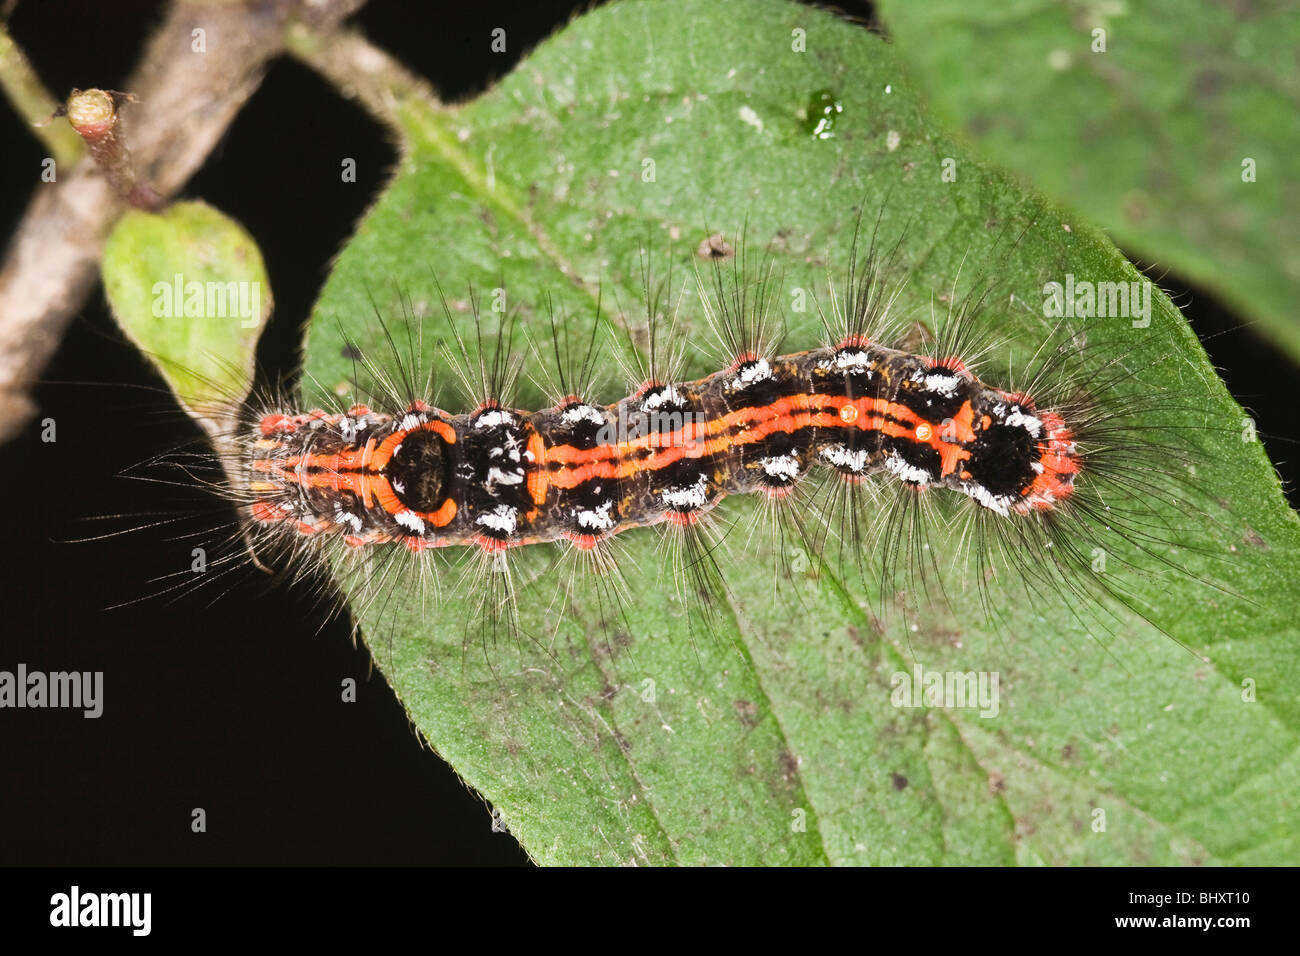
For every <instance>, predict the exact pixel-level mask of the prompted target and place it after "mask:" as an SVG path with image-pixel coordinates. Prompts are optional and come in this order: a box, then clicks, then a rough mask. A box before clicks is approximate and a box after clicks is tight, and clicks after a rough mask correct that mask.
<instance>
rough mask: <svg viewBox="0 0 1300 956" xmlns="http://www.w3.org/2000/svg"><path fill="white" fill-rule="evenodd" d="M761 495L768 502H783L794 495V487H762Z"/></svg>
mask: <svg viewBox="0 0 1300 956" xmlns="http://www.w3.org/2000/svg"><path fill="white" fill-rule="evenodd" d="M763 494H765V495H767V497H768V499H769V500H770V501H784V500H785V499H786V498H789V497H790V496H791V495H793V494H794V485H764V486H763Z"/></svg>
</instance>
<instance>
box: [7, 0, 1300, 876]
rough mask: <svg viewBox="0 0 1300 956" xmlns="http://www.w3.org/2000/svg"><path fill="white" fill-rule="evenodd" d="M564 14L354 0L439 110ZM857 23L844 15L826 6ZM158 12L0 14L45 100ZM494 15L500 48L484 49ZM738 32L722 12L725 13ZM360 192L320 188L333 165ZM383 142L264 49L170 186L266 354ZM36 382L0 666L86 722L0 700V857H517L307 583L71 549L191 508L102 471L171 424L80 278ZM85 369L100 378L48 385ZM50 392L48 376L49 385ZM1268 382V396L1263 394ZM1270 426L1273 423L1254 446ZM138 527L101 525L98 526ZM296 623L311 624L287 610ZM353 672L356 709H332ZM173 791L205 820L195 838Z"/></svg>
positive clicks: (31, 5) (141, 0) (1265, 352)
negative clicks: (268, 58) (99, 519)
mask: <svg viewBox="0 0 1300 956" xmlns="http://www.w3.org/2000/svg"><path fill="white" fill-rule="evenodd" d="M587 6H589V4H587V3H581V4H574V3H540V2H526V3H518V4H514V3H503V2H500V0H479V2H476V3H472V4H467V5H465V6H464V7H455V6H452V5H449V4H448V5H444V4H442V3H404V2H403V3H399V2H396V0H371V2H370V3H369V4H368V5H367V6H366V7H365V8H364V9H363V11H362V12H361V14H360V15H359V16H358V17H357V18H356V19H355V21H354V22H356V23H358V24H359V25H360V26H361V27H362V28H363V29H364V30H365V32H366V33H367V34H368V35H369V36H370V37H371V39H372V40H374V41H375V42H376V43H378V45H380V46H381V47H383V48H385V49H387V50H389V51H390V52H391V53H393V54H394V55H395V56H397V57H398V58H399V59H400V60H402V61H403V62H405V63H406V64H407V65H408V66H409V67H411V68H412V69H414V70H415V71H416V72H418V73H421V74H423V75H424V76H426V77H428V78H429V79H430V80H431V81H432V83H433V85H434V88H435V89H436V90H438V91H439V93H440V94H441V95H442V97H443V98H444V99H447V100H459V99H463V98H467V97H471V96H474V95H476V94H478V93H479V92H481V91H482V90H484V89H485V88H487V87H488V86H489V85H490V84H491V83H492V81H493V80H494V79H496V78H498V77H500V76H502V75H504V74H505V73H507V72H509V70H510V69H511V68H512V67H513V66H514V64H515V63H516V62H517V60H518V59H519V57H520V56H521V55H522V54H523V53H524V52H526V51H527V50H528V49H529V48H530V47H532V46H533V45H534V44H535V43H536V42H537V41H539V40H541V39H542V38H544V37H545V36H547V35H548V34H550V33H551V32H552V31H553V30H555V29H556V28H558V27H559V26H561V25H563V24H564V23H565V22H566V21H567V20H568V19H569V17H570V16H571V15H572V13H573V12H575V11H579V10H581V9H585V8H586V7H587ZM841 6H842V7H847V8H848V9H849V10H850V11H851V12H852V13H854V14H855V15H856V16H857V17H859V18H862V19H864V20H869V19H870V13H871V11H870V8H869V6H868V5H866V4H841ZM161 7H162V4H161V3H160V2H153V0H113V2H110V3H104V2H103V0H39V2H37V0H20V2H18V3H17V5H16V7H15V8H14V11H13V14H12V18H11V20H10V28H11V31H12V34H13V36H14V38H15V40H16V41H17V42H18V43H19V44H20V45H21V46H22V47H23V48H24V49H25V50H26V51H27V53H28V55H29V56H30V57H31V59H32V60H33V62H34V63H35V66H36V68H37V71H38V72H39V73H40V75H41V77H42V78H43V79H44V81H45V83H46V85H47V86H48V87H49V88H50V89H51V90H52V91H54V93H55V95H56V96H62V95H65V94H66V93H67V91H68V90H69V89H71V88H72V87H75V86H80V87H90V86H99V87H104V88H121V86H122V84H123V83H124V81H125V77H126V75H127V73H128V72H129V71H130V69H131V67H132V66H133V65H134V63H135V62H136V60H137V58H138V55H139V52H140V49H141V47H142V45H143V42H144V39H145V37H146V36H147V35H148V32H149V27H150V26H151V24H152V23H154V22H155V21H156V20H157V19H158V18H159V17H160V15H161V14H160V11H161ZM497 26H503V27H505V28H506V30H507V34H508V42H509V52H508V53H507V54H504V55H502V54H493V53H491V52H490V51H489V48H488V43H489V34H490V31H491V30H492V29H493V28H494V27H497ZM738 28H743V25H738ZM0 143H3V144H4V150H3V156H2V157H0V171H2V172H3V174H4V175H3V180H2V181H3V183H4V184H5V188H4V189H3V190H0V223H3V224H4V233H3V234H4V235H6V236H7V235H8V234H9V233H10V232H11V231H12V228H13V225H12V224H13V223H15V222H16V221H17V219H18V218H19V216H20V215H21V214H22V211H23V209H24V208H25V206H26V203H27V200H28V197H29V195H30V192H31V190H32V189H33V188H37V182H38V175H39V170H40V162H41V159H42V158H43V157H44V155H45V150H44V149H43V148H42V147H41V146H40V145H39V144H38V143H37V141H36V140H35V139H34V138H32V137H31V136H30V135H29V134H28V132H27V131H26V130H25V129H24V128H23V125H22V123H21V122H20V121H19V119H18V118H17V116H15V115H14V114H13V112H12V110H11V109H9V107H8V105H7V104H4V105H0ZM341 156H351V157H354V158H355V159H356V160H357V168H358V173H359V176H358V183H357V184H343V183H341V182H340V181H339V166H338V162H339V157H341ZM393 158H394V154H393V152H392V150H391V149H390V148H389V146H388V145H387V137H386V135H385V133H384V131H383V130H382V129H381V128H380V127H379V126H377V125H376V124H375V123H374V122H372V121H371V120H370V119H369V118H368V116H367V115H366V114H365V113H363V112H362V111H361V110H360V109H359V108H358V107H356V106H353V105H352V104H351V103H349V102H347V101H345V100H343V99H341V98H340V97H339V96H337V95H336V94H335V92H334V91H333V90H332V89H331V88H330V87H329V86H328V85H327V84H325V83H324V82H323V81H322V80H320V79H318V78H317V77H316V76H315V74H313V73H311V72H310V71H308V70H307V69H305V68H303V67H301V66H299V65H297V64H296V63H293V62H291V61H288V60H282V61H280V62H278V63H276V64H275V65H274V66H273V67H272V68H271V70H270V72H269V74H268V76H267V78H266V81H265V83H264V84H263V86H262V87H261V89H260V90H259V92H258V93H257V94H256V95H255V96H254V97H253V99H252V101H251V102H250V103H249V105H248V106H247V107H246V108H245V109H244V111H243V112H242V113H241V114H240V115H239V117H238V118H237V119H236V120H235V122H234V124H233V126H232V127H231V129H230V131H229V133H228V134H227V136H226V137H225V139H224V141H223V142H222V144H221V145H220V146H219V147H218V148H217V150H216V151H215V152H214V153H213V154H212V156H211V157H209V159H208V161H207V163H206V165H205V166H204V167H203V169H202V170H201V171H200V172H199V173H198V174H197V175H196V176H195V177H194V179H193V180H192V181H191V182H190V183H189V185H188V187H187V188H186V189H185V191H184V196H186V197H200V198H203V199H205V200H207V201H208V202H210V203H212V204H213V205H215V206H216V207H218V208H219V209H221V210H223V211H224V212H226V213H228V214H229V215H231V216H233V217H234V218H236V219H238V220H239V221H240V222H242V223H243V224H244V225H245V226H246V227H247V228H248V230H249V231H250V232H251V233H252V234H253V236H254V237H256V239H257V241H258V242H259V244H260V245H261V248H262V252H263V255H264V257H265V260H266V264H267V268H268V271H269V274H270V280H271V285H272V287H273V289H274V292H275V298H276V312H275V319H274V321H273V322H272V324H271V327H270V329H269V330H268V332H267V335H266V337H265V339H264V342H263V344H262V346H261V350H260V359H261V361H262V363H263V365H264V366H265V367H267V368H270V369H291V368H292V367H293V366H294V364H295V355H296V353H295V350H296V347H297V343H298V340H299V335H300V327H301V323H302V322H303V321H304V319H305V318H306V316H307V315H308V313H309V311H310V309H311V306H312V304H313V302H314V300H315V298H316V294H317V292H318V290H319V288H320V285H321V283H322V282H323V280H324V278H325V275H326V271H327V267H328V263H329V260H330V258H331V256H333V255H334V254H335V253H336V252H337V251H338V249H339V247H340V246H341V244H342V243H343V242H344V240H345V239H346V238H347V237H348V235H349V234H350V232H351V229H352V226H353V224H354V223H355V222H356V220H357V218H358V217H359V216H360V215H361V214H362V213H363V212H364V210H365V209H366V208H367V207H368V206H369V204H370V203H371V202H372V200H373V198H374V197H375V195H376V193H377V191H378V190H379V189H380V188H381V187H382V185H383V183H384V180H385V171H386V169H387V168H388V166H389V165H390V164H391V162H392V160H393ZM1153 278H1155V279H1157V280H1158V281H1159V282H1160V284H1161V285H1162V286H1163V287H1164V288H1165V289H1167V290H1169V291H1170V292H1171V293H1172V294H1173V295H1174V299H1175V301H1176V302H1177V303H1178V304H1179V305H1180V306H1182V308H1183V310H1184V312H1185V313H1186V314H1187V316H1188V318H1189V320H1190V321H1191V322H1192V325H1193V327H1194V328H1195V329H1196V330H1197V332H1198V333H1199V334H1200V335H1201V336H1202V338H1203V340H1205V342H1206V347H1207V349H1208V350H1209V352H1210V355H1211V357H1212V359H1213V360H1214V362H1215V363H1216V364H1217V365H1218V366H1220V368H1221V369H1222V370H1223V374H1224V377H1225V379H1226V381H1227V383H1228V385H1229V387H1230V388H1231V389H1232V391H1233V394H1234V395H1235V396H1236V397H1237V399H1238V401H1240V402H1242V403H1243V404H1244V405H1246V406H1247V407H1248V408H1250V409H1252V410H1253V411H1254V412H1255V413H1256V415H1257V421H1258V424H1259V427H1260V430H1261V432H1262V433H1263V434H1264V436H1265V444H1266V446H1267V447H1268V448H1269V451H1270V454H1271V456H1272V458H1273V461H1274V462H1275V463H1279V467H1280V469H1281V470H1282V473H1283V475H1284V477H1286V478H1287V479H1288V484H1292V481H1291V480H1292V479H1293V478H1294V471H1293V470H1292V468H1291V467H1290V466H1289V465H1284V464H1282V462H1283V461H1284V459H1286V458H1288V457H1290V453H1289V450H1288V449H1289V446H1288V445H1284V444H1283V443H1282V442H1283V440H1285V439H1290V438H1291V437H1293V436H1292V435H1291V430H1292V427H1293V426H1292V425H1291V424H1290V422H1289V419H1290V417H1291V412H1292V410H1293V407H1294V398H1293V393H1292V387H1293V386H1292V383H1293V378H1294V375H1295V370H1294V367H1293V366H1292V365H1291V364H1290V363H1288V362H1287V361H1286V360H1285V359H1284V358H1282V357H1281V356H1280V355H1279V354H1278V353H1277V352H1276V351H1275V350H1274V349H1273V348H1272V346H1270V345H1268V344H1266V343H1265V342H1263V341H1262V340H1261V339H1258V338H1256V337H1255V336H1253V335H1252V333H1251V332H1250V331H1249V330H1248V329H1245V328H1244V327H1243V323H1242V320H1241V318H1240V317H1238V316H1235V315H1233V314H1231V313H1229V312H1227V311H1225V310H1224V309H1222V308H1221V307H1220V306H1219V305H1218V304H1217V303H1215V302H1214V301H1213V299H1212V298H1211V297H1210V296H1208V295H1206V294H1204V293H1202V292H1199V291H1195V290H1191V289H1189V288H1188V287H1187V285H1186V284H1185V283H1183V282H1181V281H1180V280H1179V279H1178V277H1177V276H1176V275H1173V274H1168V273H1165V272H1163V271H1161V272H1160V273H1158V274H1156V275H1153ZM46 377H47V379H48V380H49V381H50V382H51V383H52V384H49V385H45V386H42V387H41V388H40V389H39V391H38V395H37V398H38V401H39V403H40V407H41V413H40V415H41V417H46V416H48V417H52V418H54V419H55V420H56V422H57V428H58V441H57V442H56V443H54V444H43V443H41V442H40V441H39V437H38V436H39V426H38V425H33V426H32V427H31V428H30V429H29V431H28V433H27V434H26V435H24V436H23V437H21V438H20V439H18V440H16V441H14V442H11V443H10V444H9V445H7V446H4V447H2V448H0V501H3V502H4V507H3V509H2V510H0V522H2V524H0V529H2V531H3V536H4V537H3V540H4V541H6V542H7V543H8V548H9V550H8V552H7V554H6V555H5V556H4V557H3V558H0V563H3V565H4V570H3V580H4V584H3V590H2V592H0V622H2V623H0V628H2V629H3V634H4V636H3V638H0V669H8V670H12V669H13V667H14V666H15V665H16V664H17V663H18V662H20V661H24V662H26V663H28V664H29V666H31V667H33V668H37V669H41V670H46V671H53V670H82V671H85V670H91V671H93V670H103V671H105V685H106V686H105V698H106V704H105V713H104V716H103V717H101V718H100V719H99V720H93V721H92V720H85V719H83V718H82V717H81V715H80V713H79V712H69V711H58V710H44V711H29V710H7V711H5V712H4V713H3V716H2V717H0V863H9V864H13V863H23V864H63V865H86V864H90V865H98V864H149V863H153V864H158V863H171V864H210V863H222V864H224V863H253V864H259V863H260V864H285V863H287V864H312V863H353V864H370V863H375V864H378V863H399V864H400V863H411V864H429V863H449V864H467V863H473V864H508V863H523V862H526V860H525V857H524V855H523V853H522V851H521V850H520V848H519V846H518V844H517V843H516V842H515V841H514V839H513V838H512V837H510V836H509V835H507V834H501V833H493V832H492V830H491V817H490V810H489V809H488V807H487V806H486V805H485V804H484V802H483V800H482V799H481V798H480V797H478V796H477V795H476V794H474V793H473V792H471V791H470V790H468V789H467V788H466V787H465V786H464V784H462V783H461V782H460V781H459V780H458V779H457V777H456V776H455V775H454V774H453V773H452V772H451V770H450V769H449V768H448V767H447V766H446V765H445V764H443V763H442V762H441V761H440V760H439V759H438V758H437V757H435V756H433V755H432V754H431V753H430V752H429V751H428V749H427V748H425V747H423V745H422V744H421V743H420V741H419V739H418V737H417V735H416V734H415V732H414V731H413V729H412V728H411V726H410V725H409V723H408V722H407V719H406V716H405V714H404V713H403V711H402V709H401V708H400V706H398V704H397V702H396V701H395V700H394V698H393V696H392V694H391V693H390V692H389V690H388V688H387V686H386V685H385V683H384V681H383V680H382V678H381V677H379V676H378V675H377V674H372V673H371V672H370V661H369V655H368V654H367V652H366V651H365V649H364V648H354V647H353V645H352V643H351V640H350V637H349V631H348V628H347V627H346V626H345V625H343V624H339V623H334V624H327V625H325V626H324V627H323V628H321V629H320V630H319V631H317V630H316V629H315V628H316V624H317V623H318V622H319V618H320V614H319V611H318V610H316V609H315V608H314V607H313V605H312V602H311V599H310V595H309V594H308V593H307V590H308V589H306V588H302V587H299V588H287V587H274V586H269V585H268V583H267V582H266V581H265V580H258V579H257V576H253V575H249V576H243V577H242V578H240V579H239V580H236V581H233V582H232V584H231V587H230V591H229V593H227V594H225V595H223V596H222V598H221V599H220V600H217V601H215V602H213V603H212V604H211V605H210V606H201V605H200V606H196V602H193V601H180V602H177V603H173V604H167V603H166V602H165V601H162V600H150V601H145V602H142V603H138V604H134V605H130V606H127V607H123V608H118V609H115V610H105V608H108V607H109V606H111V605H114V604H117V603H119V602H121V601H124V600H131V599H132V598H136V597H141V596H144V595H145V594H148V593H149V592H150V590H151V589H152V588H151V586H149V585H146V584H144V583H143V582H146V581H147V580H149V579H152V578H155V577H158V576H160V575H164V574H169V573H172V572H174V571H175V570H176V568H177V567H184V566H187V565H188V562H189V549H190V547H191V545H190V543H188V542H178V541H175V540H172V538H173V537H174V535H173V534H172V533H171V532H169V531H168V530H166V529H164V528H157V529H153V530H144V531H138V532H134V533H131V534H126V535H120V536H116V537H112V538H109V539H106V540H103V541H97V542H93V543H85V544H68V543H65V542H66V541H67V540H68V539H72V538H78V537H84V536H87V535H91V534H95V533H98V532H99V531H102V530H104V527H102V526H101V523H87V522H85V521H84V520H83V519H84V517H85V516H88V515H111V514H133V513H140V512H150V511H155V510H157V509H158V508H159V502H160V500H163V499H164V498H165V500H166V502H167V508H168V510H181V511H185V510H192V511H196V512H200V513H211V512H212V510H213V507H214V505H213V502H212V501H211V500H210V499H209V498H207V497H206V496H205V495H203V494H202V493H201V492H199V491H197V490H192V491H189V492H186V491H185V490H183V489H163V490H160V489H158V488H156V487H151V486H149V485H147V484H145V483H143V482H139V481H130V480H125V479H123V478H121V477H119V475H120V473H121V472H123V471H124V470H126V469H129V468H130V467H131V466H132V465H135V464H136V463H138V462H140V461H141V460H142V459H144V458H146V457H148V456H150V455H154V454H157V453H159V452H160V451H162V450H165V449H168V448H174V447H176V446H178V445H181V444H183V443H185V442H191V441H194V440H195V438H196V436H197V432H196V431H195V430H194V429H193V428H192V427H191V426H189V424H188V423H187V422H185V421H184V420H183V418H182V417H181V416H179V415H178V414H176V413H168V412H167V411H166V409H167V408H168V403H167V401H166V400H165V399H164V398H163V397H162V396H160V395H159V394H158V393H156V392H153V391H149V390H147V389H142V388H140V387H128V386H147V387H149V388H158V387H160V382H159V381H158V379H157V378H156V377H155V376H154V375H153V374H152V372H151V371H150V370H149V368H148V367H147V366H146V364H145V363H144V361H143V360H142V359H141V358H140V357H139V356H138V355H137V354H136V353H135V352H134V350H133V349H132V348H131V347H130V346H129V345H127V344H125V343H124V342H123V341H122V340H121V337H120V336H119V335H118V334H117V333H116V331H115V330H114V327H113V324H112V321H111V319H110V317H109V316H108V313H107V310H106V308H105V305H104V301H103V296H102V293H101V292H96V293H95V294H94V296H93V297H92V299H91V300H90V302H89V303H88V304H87V306H86V308H85V310H84V311H83V312H82V313H81V315H80V316H79V317H78V319H77V320H76V321H75V322H74V323H73V325H72V327H71V329H70V330H69V332H68V335H67V337H66V340H65V341H64V343H63V346H62V348H61V349H60V351H59V353H58V356H57V358H56V359H55V361H54V363H53V364H52V366H51V367H50V369H49V371H48V373H47V376H46ZM74 382H82V383H86V382H93V383H104V384H102V385H72V384H66V383H74ZM57 383H65V384H57ZM1269 389H1271V390H1272V391H1267V390H1269ZM1274 435H1276V436H1277V437H1276V438H1274V437H1271V436H1274ZM133 523H138V521H137V520H133V519H122V520H119V521H117V522H116V523H114V522H107V523H105V524H106V526H107V527H108V528H110V529H111V528H114V527H117V528H120V527H126V526H129V525H131V524H133ZM304 621H307V622H310V626H304ZM345 677H354V678H356V680H357V682H358V685H359V700H358V702H357V703H355V704H344V703H342V702H340V699H339V694H340V682H341V681H342V680H343V679H344V678H345ZM194 807H203V808H204V809H205V810H206V811H207V818H208V831H207V832H206V833H204V834H194V833H192V832H191V830H190V812H191V810H192V809H193V808H194Z"/></svg>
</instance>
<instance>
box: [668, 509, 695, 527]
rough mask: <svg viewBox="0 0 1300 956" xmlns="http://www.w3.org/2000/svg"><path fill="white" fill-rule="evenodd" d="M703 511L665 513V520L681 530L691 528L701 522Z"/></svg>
mask: <svg viewBox="0 0 1300 956" xmlns="http://www.w3.org/2000/svg"><path fill="white" fill-rule="evenodd" d="M702 514H704V512H702V511H665V512H664V520H665V521H667V522H668V523H669V524H675V525H677V527H679V528H689V527H690V526H691V525H693V524H695V523H697V522H698V521H699V520H700V516H701V515H702Z"/></svg>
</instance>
